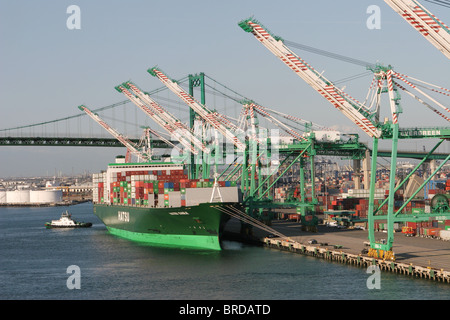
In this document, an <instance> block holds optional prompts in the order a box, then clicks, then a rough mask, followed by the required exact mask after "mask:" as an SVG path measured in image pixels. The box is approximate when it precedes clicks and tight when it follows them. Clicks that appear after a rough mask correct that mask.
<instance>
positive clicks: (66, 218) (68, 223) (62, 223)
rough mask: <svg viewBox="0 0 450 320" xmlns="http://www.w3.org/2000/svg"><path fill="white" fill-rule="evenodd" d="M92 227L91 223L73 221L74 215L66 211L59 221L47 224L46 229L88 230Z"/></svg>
mask: <svg viewBox="0 0 450 320" xmlns="http://www.w3.org/2000/svg"><path fill="white" fill-rule="evenodd" d="M90 226H92V223H90V222H77V221H75V220H73V219H72V215H71V214H70V213H69V212H68V211H67V210H66V212H63V213H62V214H61V218H60V219H59V220H52V221H51V222H46V223H45V227H46V228H47V229H49V228H88V227H90Z"/></svg>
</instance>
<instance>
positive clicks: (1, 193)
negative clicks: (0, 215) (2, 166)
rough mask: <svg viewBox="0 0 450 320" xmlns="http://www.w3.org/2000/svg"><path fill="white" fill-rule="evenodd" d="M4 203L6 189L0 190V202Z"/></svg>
mask: <svg viewBox="0 0 450 320" xmlns="http://www.w3.org/2000/svg"><path fill="white" fill-rule="evenodd" d="M5 203H6V191H0V204H5Z"/></svg>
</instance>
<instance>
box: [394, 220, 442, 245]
mask: <svg viewBox="0 0 450 320" xmlns="http://www.w3.org/2000/svg"><path fill="white" fill-rule="evenodd" d="M402 233H404V234H408V235H411V236H418V237H424V238H439V239H442V240H447V241H450V220H443V221H438V220H431V221H421V222H411V221H408V222H405V225H404V227H403V228H402Z"/></svg>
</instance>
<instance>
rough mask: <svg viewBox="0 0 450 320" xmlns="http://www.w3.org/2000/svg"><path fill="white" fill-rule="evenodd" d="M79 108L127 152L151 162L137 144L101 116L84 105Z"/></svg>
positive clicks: (149, 157) (148, 156)
mask: <svg viewBox="0 0 450 320" xmlns="http://www.w3.org/2000/svg"><path fill="white" fill-rule="evenodd" d="M78 108H79V109H80V110H81V111H84V112H85V113H86V114H87V115H88V116H90V117H91V118H92V119H93V120H94V121H95V122H97V123H98V124H99V125H101V126H102V127H103V128H104V129H105V130H106V131H108V132H109V133H110V134H111V135H112V136H113V137H114V138H116V139H117V140H119V141H120V142H121V143H122V144H123V145H124V146H125V147H126V148H127V151H129V152H130V153H131V154H133V155H135V156H137V157H138V158H140V159H142V160H144V161H147V162H148V161H150V160H151V156H150V155H149V154H148V153H147V152H144V151H141V150H139V147H138V146H137V145H136V144H135V143H133V142H132V141H130V140H129V139H128V138H127V137H125V136H123V135H122V134H121V133H119V132H118V131H117V130H116V129H114V128H112V127H111V126H110V125H108V124H107V123H106V122H105V121H103V119H102V118H100V116H99V115H98V114H96V113H94V112H92V111H91V110H90V109H89V108H87V107H86V106H84V105H81V106H79V107H78Z"/></svg>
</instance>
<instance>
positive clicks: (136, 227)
mask: <svg viewBox="0 0 450 320" xmlns="http://www.w3.org/2000/svg"><path fill="white" fill-rule="evenodd" d="M93 184H94V190H93V203H94V214H95V215H96V216H98V217H99V218H100V220H101V221H102V222H103V223H104V224H105V226H106V227H107V229H108V231H109V232H110V233H111V234H114V235H117V236H119V237H122V238H126V239H129V240H134V241H140V242H146V243H149V244H151V245H156V246H168V247H178V248H194V249H208V250H221V248H222V246H221V239H222V233H223V230H224V227H225V224H226V222H227V221H228V220H229V219H230V216H229V215H228V214H227V213H225V212H226V211H227V210H229V209H230V207H234V208H239V207H240V203H241V202H242V195H241V193H240V190H239V188H238V186H237V185H236V182H235V181H218V183H217V185H216V188H214V184H215V183H214V180H211V179H188V175H187V170H185V169H184V167H183V165H182V164H177V163H173V162H152V163H124V161H122V160H120V159H116V162H115V163H111V164H109V165H108V168H107V170H106V172H102V173H97V174H94V175H93ZM217 189H218V190H217ZM218 191H219V192H218ZM213 193H214V194H213ZM213 195H215V196H214V197H213ZM217 195H220V197H217Z"/></svg>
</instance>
